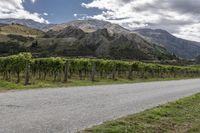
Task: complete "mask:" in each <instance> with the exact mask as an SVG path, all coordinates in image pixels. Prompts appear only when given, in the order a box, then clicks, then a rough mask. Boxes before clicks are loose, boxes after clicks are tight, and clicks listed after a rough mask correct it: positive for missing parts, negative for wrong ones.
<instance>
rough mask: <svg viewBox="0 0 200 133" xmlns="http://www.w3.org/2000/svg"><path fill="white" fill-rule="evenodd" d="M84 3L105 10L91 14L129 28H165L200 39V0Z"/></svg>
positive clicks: (125, 0) (116, 0)
mask: <svg viewBox="0 0 200 133" xmlns="http://www.w3.org/2000/svg"><path fill="white" fill-rule="evenodd" d="M81 5H82V6H83V7H85V8H88V9H89V8H97V9H99V10H102V12H101V13H100V14H96V15H93V16H87V17H88V18H93V19H100V20H106V21H110V22H113V23H117V24H120V25H122V26H124V27H126V28H129V29H136V28H162V29H165V30H168V31H169V32H171V33H172V34H174V35H176V36H179V37H182V38H186V39H192V40H196V41H200V36H199V34H200V30H198V29H200V27H199V25H200V24H199V23H200V15H199V14H200V8H199V7H200V1H197V0H93V1H92V2H90V3H82V4H81Z"/></svg>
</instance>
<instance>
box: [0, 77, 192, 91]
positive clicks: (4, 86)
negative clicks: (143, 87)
mask: <svg viewBox="0 0 200 133" xmlns="http://www.w3.org/2000/svg"><path fill="white" fill-rule="evenodd" d="M182 79H189V78H182V77H181V78H180V77H179V78H150V79H133V80H128V79H117V80H115V81H113V80H112V79H105V80H98V81H95V82H91V81H90V80H78V79H73V80H70V81H68V82H67V83H63V82H57V81H56V82H53V81H42V80H36V81H34V82H32V83H31V84H30V85H27V86H25V85H24V84H23V82H21V83H19V84H16V83H13V82H8V81H4V80H0V92H2V91H8V90H24V89H37V88H57V87H75V86H93V85H110V84H126V83H141V82H153V81H170V80H182Z"/></svg>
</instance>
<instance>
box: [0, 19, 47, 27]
mask: <svg viewBox="0 0 200 133" xmlns="http://www.w3.org/2000/svg"><path fill="white" fill-rule="evenodd" d="M0 24H21V25H24V26H26V27H30V28H33V29H43V28H45V27H48V26H51V25H49V24H45V23H39V22H36V21H33V20H31V19H13V18H10V19H0Z"/></svg>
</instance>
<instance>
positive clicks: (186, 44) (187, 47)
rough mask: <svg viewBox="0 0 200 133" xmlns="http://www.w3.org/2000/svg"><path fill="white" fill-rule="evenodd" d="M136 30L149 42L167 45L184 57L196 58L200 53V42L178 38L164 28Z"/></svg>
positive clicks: (169, 48) (174, 52)
mask: <svg viewBox="0 0 200 133" xmlns="http://www.w3.org/2000/svg"><path fill="white" fill-rule="evenodd" d="M134 32H136V33H138V34H140V35H142V36H143V37H144V38H145V39H147V40H148V41H149V42H152V43H155V44H158V45H160V46H163V47H165V48H166V49H167V50H168V51H170V52H171V53H173V54H175V55H177V56H178V57H180V58H184V59H194V58H196V57H197V56H199V55H200V43H199V42H194V41H188V40H184V39H181V38H177V37H175V36H173V35H171V34H170V33H168V32H167V31H164V30H160V29H157V30H152V29H139V30H135V31H134Z"/></svg>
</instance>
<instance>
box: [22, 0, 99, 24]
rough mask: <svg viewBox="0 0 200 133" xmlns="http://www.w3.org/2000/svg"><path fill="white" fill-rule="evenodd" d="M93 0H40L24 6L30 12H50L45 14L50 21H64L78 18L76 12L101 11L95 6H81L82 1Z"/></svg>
mask: <svg viewBox="0 0 200 133" xmlns="http://www.w3.org/2000/svg"><path fill="white" fill-rule="evenodd" d="M91 1H92V0H38V1H36V2H35V3H34V4H33V3H32V2H31V1H26V2H25V3H24V8H25V9H26V10H28V11H30V12H37V13H39V14H43V13H48V16H43V18H45V19H47V20H48V21H49V22H50V23H62V22H67V21H71V20H74V19H77V17H74V14H80V15H79V17H81V15H88V16H92V15H94V14H98V13H100V12H101V11H100V10H98V9H96V8H93V9H87V8H84V7H82V6H81V3H83V2H84V3H90V2H91Z"/></svg>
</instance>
